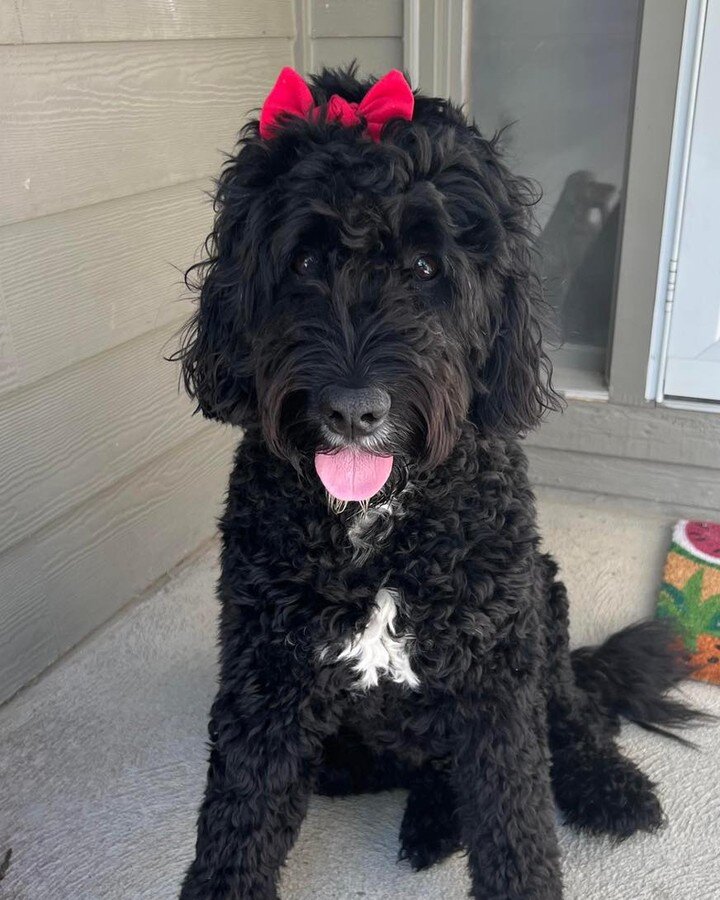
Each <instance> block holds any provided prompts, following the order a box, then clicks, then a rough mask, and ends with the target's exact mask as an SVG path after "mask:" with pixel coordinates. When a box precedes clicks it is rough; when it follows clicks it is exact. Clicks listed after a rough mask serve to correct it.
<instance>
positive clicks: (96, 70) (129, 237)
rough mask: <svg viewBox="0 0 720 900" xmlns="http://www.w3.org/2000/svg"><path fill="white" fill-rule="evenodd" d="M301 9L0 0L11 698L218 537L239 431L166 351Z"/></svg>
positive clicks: (0, 273) (1, 569)
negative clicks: (219, 203) (193, 266)
mask: <svg viewBox="0 0 720 900" xmlns="http://www.w3.org/2000/svg"><path fill="white" fill-rule="evenodd" d="M294 37H295V28H294V19H293V5H292V2H291V0H262V2H260V0H176V2H174V3H173V4H171V5H166V4H160V3H147V2H145V0H123V2H112V0H70V2H68V0H15V2H13V0H0V84H1V85H2V88H0V156H1V158H2V164H1V165H0V198H2V200H1V201H0V510H1V514H0V699H2V698H4V697H7V696H9V695H10V694H12V693H13V692H14V691H15V690H17V689H18V688H19V687H20V686H21V685H23V684H24V683H25V682H27V681H28V680H29V679H30V678H32V677H33V676H34V675H36V674H37V673H38V672H40V671H41V670H42V669H43V668H44V667H45V666H47V665H48V664H49V663H51V662H52V661H53V660H55V659H56V658H57V657H58V656H60V655H61V654H62V653H63V652H64V651H66V650H67V649H68V648H69V647H71V646H72V645H73V644H75V643H76V642H77V641H79V640H80V639H81V638H82V637H83V636H85V635H86V634H87V633H88V632H90V631H91V630H93V629H94V628H96V627H97V626H98V625H100V624H101V623H102V622H104V621H105V620H107V619H108V618H109V617H110V616H111V615H112V614H113V613H114V612H115V611H116V610H118V609H119V608H120V607H121V606H122V605H123V604H125V603H126V602H127V601H128V600H130V599H131V598H132V597H133V596H134V595H136V594H138V593H139V592H141V591H143V589H145V588H146V587H147V586H148V585H149V584H150V583H152V582H153V581H155V580H156V579H158V578H159V577H161V576H162V575H163V574H164V573H165V572H167V570H168V569H170V568H171V567H172V566H174V565H175V564H176V563H177V562H178V561H179V560H181V559H182V558H183V557H184V556H186V555H187V554H188V553H189V552H191V551H192V550H194V549H195V548H196V547H197V546H198V545H199V544H201V543H202V542H203V541H204V540H206V539H207V538H209V537H210V536H211V534H212V533H213V530H214V527H215V517H216V515H217V513H218V511H219V505H220V501H221V499H222V496H223V491H224V486H225V481H226V478H227V471H228V466H229V463H230V448H231V444H232V442H233V437H234V436H232V435H231V434H230V433H229V432H228V431H227V430H224V429H222V428H220V427H218V426H212V425H208V424H206V423H204V422H203V421H202V420H201V419H199V418H198V417H195V418H192V417H191V415H190V413H191V410H192V407H191V405H190V403H189V401H188V400H187V399H186V398H185V397H184V396H181V395H179V394H178V391H177V379H178V371H177V367H176V366H174V365H171V364H170V363H167V362H165V361H164V360H163V354H164V353H167V351H168V349H170V348H171V347H173V346H174V342H173V335H174V334H175V333H176V331H177V329H178V327H179V325H180V324H181V322H182V321H183V319H184V318H185V317H186V316H187V315H188V313H189V311H190V304H189V303H188V302H182V301H183V299H184V291H183V289H182V286H181V275H180V272H181V271H182V270H183V269H184V268H185V267H186V266H187V265H188V264H189V263H191V262H192V261H193V259H194V258H196V255H197V252H198V249H199V247H200V244H201V242H202V240H203V238H204V236H205V235H206V233H207V231H208V230H209V226H210V222H211V209H210V206H209V203H208V201H207V199H206V198H205V197H204V194H203V192H204V191H205V190H206V189H207V188H208V187H209V178H210V176H212V175H213V174H214V173H216V172H217V170H218V169H219V167H220V164H221V162H222V157H221V153H220V151H224V150H229V149H230V148H231V147H232V145H233V143H234V137H235V134H236V132H237V130H238V128H239V127H240V125H241V124H242V120H243V117H244V116H245V114H246V113H247V111H248V110H250V109H252V108H253V107H257V106H258V104H259V103H260V101H261V99H262V97H263V96H264V94H265V93H266V91H267V90H268V88H269V87H270V85H271V84H272V82H273V80H274V78H275V77H276V75H277V73H278V71H279V69H280V68H281V67H282V66H284V65H289V64H292V62H293V41H294Z"/></svg>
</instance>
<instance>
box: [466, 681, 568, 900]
mask: <svg viewBox="0 0 720 900" xmlns="http://www.w3.org/2000/svg"><path fill="white" fill-rule="evenodd" d="M492 696H493V701H492V703H488V704H487V705H484V701H483V698H482V697H478V698H477V704H476V708H475V709H473V711H472V717H471V718H469V719H468V718H467V717H468V716H469V715H470V712H469V710H468V709H467V708H466V707H465V708H464V709H463V710H462V714H461V713H460V712H459V713H458V720H459V721H462V723H463V724H462V732H461V733H460V734H459V735H458V747H457V751H456V754H455V759H454V766H453V770H452V781H453V788H454V790H455V794H456V796H457V801H458V817H459V822H460V834H461V839H462V843H463V845H464V846H465V848H466V850H467V854H468V866H469V870H470V877H471V881H472V892H471V896H472V897H475V898H477V900H481V898H482V900H559V898H560V897H562V884H561V877H560V864H559V853H558V844H557V835H556V833H555V821H554V820H555V807H554V804H553V799H552V792H551V788H550V771H549V769H550V764H549V763H550V761H549V753H548V750H547V742H546V737H545V728H544V710H542V709H541V708H540V704H541V702H542V698H541V697H540V696H539V691H538V689H537V686H535V685H533V686H532V687H530V686H525V685H523V684H521V683H518V682H517V681H515V680H513V681H512V682H509V683H507V684H505V685H500V686H496V687H495V688H494V689H493V690H492ZM464 706H465V704H464ZM541 720H542V721H541Z"/></svg>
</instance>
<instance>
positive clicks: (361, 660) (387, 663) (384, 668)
mask: <svg viewBox="0 0 720 900" xmlns="http://www.w3.org/2000/svg"><path fill="white" fill-rule="evenodd" d="M398 599H399V597H398V593H397V591H394V590H392V589H390V588H381V589H380V590H379V591H378V592H377V596H376V597H375V606H374V609H373V612H372V615H371V616H370V619H369V621H368V623H367V625H366V626H365V628H363V630H362V631H361V632H359V633H358V634H356V635H354V636H353V637H352V638H350V640H349V641H348V642H347V643H346V645H345V646H344V647H343V649H342V650H341V651H340V653H339V654H338V656H337V660H338V661H343V660H344V661H347V662H350V663H351V665H352V668H353V669H354V670H355V672H357V674H358V676H359V677H358V681H357V687H359V688H371V687H375V686H376V685H377V684H378V682H379V681H380V678H381V676H383V675H386V676H387V677H389V678H390V679H392V681H395V682H397V683H398V684H407V685H408V687H411V688H417V687H419V686H420V680H419V679H418V677H417V675H416V674H415V673H414V672H413V670H412V667H411V665H410V656H409V654H408V643H409V641H410V636H409V635H407V634H405V635H398V634H397V633H396V631H395V618H396V616H397V604H398Z"/></svg>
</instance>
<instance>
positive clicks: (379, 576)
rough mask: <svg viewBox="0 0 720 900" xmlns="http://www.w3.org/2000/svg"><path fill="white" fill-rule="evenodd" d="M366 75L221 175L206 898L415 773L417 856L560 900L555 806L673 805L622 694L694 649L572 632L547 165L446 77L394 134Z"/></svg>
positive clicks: (632, 822) (268, 887)
mask: <svg viewBox="0 0 720 900" xmlns="http://www.w3.org/2000/svg"><path fill="white" fill-rule="evenodd" d="M285 74H286V73H285ZM291 74H292V73H291ZM394 74H395V75H397V74H398V73H394ZM295 77H297V76H295ZM372 84H373V82H361V81H358V80H357V79H356V78H355V76H354V72H353V71H352V69H351V70H349V71H346V72H334V71H324V72H323V73H322V74H321V75H319V76H317V77H315V78H313V79H312V97H311V100H312V103H313V104H314V107H312V108H311V106H309V101H308V97H309V96H310V94H309V92H308V96H307V97H305V96H304V95H303V97H302V98H301V100H302V103H301V104H300V112H299V114H296V115H292V114H288V115H283V114H282V110H280V112H279V113H277V114H276V115H275V119H274V121H271V122H270V124H269V125H266V126H265V132H264V135H263V133H261V130H260V128H259V125H258V122H251V123H250V124H249V125H248V126H247V127H246V129H245V131H244V133H243V136H242V139H241V141H240V144H239V148H238V150H237V154H236V155H235V156H234V158H232V159H231V160H230V161H229V162H228V164H227V165H226V167H225V169H224V171H223V174H222V176H221V177H220V180H219V186H218V191H217V198H216V212H217V215H216V221H215V228H214V231H213V233H212V234H211V236H210V238H209V240H208V245H207V246H208V254H209V259H208V260H207V262H205V263H203V264H202V265H201V266H200V267H199V274H200V278H199V281H200V283H201V293H200V303H199V308H198V310H197V313H196V315H195V317H194V319H193V320H192V322H191V323H190V325H189V328H188V330H187V332H186V336H185V341H184V344H183V348H182V350H181V351H180V356H181V358H182V363H183V368H184V377H185V382H186V385H187V388H188V389H189V391H190V392H191V394H192V395H193V396H194V397H196V398H197V401H198V404H199V407H200V409H201V410H202V412H203V413H204V414H205V415H206V416H208V417H210V418H215V419H219V420H221V421H223V422H229V423H231V424H233V425H240V426H242V427H243V429H244V437H243V440H242V443H241V444H240V446H239V448H238V451H237V456H236V461H235V468H234V471H233V474H232V476H231V479H230V486H229V492H228V499H227V509H226V512H225V515H224V517H223V519H222V524H221V530H222V536H223V552H222V575H221V578H220V584H219V595H220V600H221V604H222V613H221V620H220V645H221V653H220V662H221V670H220V687H219V692H218V695H217V699H216V701H215V703H214V705H213V709H212V718H211V723H210V741H211V752H210V770H209V775H208V784H207V789H206V793H205V799H204V801H203V804H202V807H201V810H200V817H199V824H198V841H197V855H196V858H195V861H194V862H193V864H192V865H191V867H190V869H189V871H188V873H187V876H186V879H185V882H184V886H183V888H182V894H181V896H182V898H184V900H191V898H204V900H207V898H243V900H266V898H272V897H276V896H277V886H276V885H277V878H278V872H279V869H280V867H281V866H282V864H283V861H284V860H285V857H286V854H287V853H288V850H289V848H290V847H291V845H292V843H293V841H294V839H295V837H296V835H297V833H298V829H299V828H300V825H301V822H302V819H303V816H304V814H305V810H306V808H307V804H308V800H309V797H310V795H311V793H312V791H313V790H314V789H316V790H318V791H320V792H322V793H326V794H333V795H337V794H347V793H352V792H357V791H373V790H383V789H386V788H394V787H397V786H402V787H405V788H407V789H408V790H409V796H408V801H407V809H406V811H405V816H404V819H403V823H402V827H401V833H400V843H401V850H400V855H401V857H403V858H406V859H408V860H409V861H410V864H411V865H412V866H413V867H414V868H416V869H420V868H423V867H425V866H429V865H432V864H433V863H435V862H437V861H438V860H441V859H443V858H444V857H446V856H447V855H448V854H450V853H451V852H453V851H455V850H457V849H460V848H465V849H466V851H467V856H468V864H469V869H470V875H471V879H472V896H473V897H477V898H496V900H500V898H515V900H545V898H547V900H549V898H558V897H560V896H561V875H560V866H559V861H558V847H557V840H556V834H555V825H554V803H557V805H558V807H559V808H560V810H561V812H562V814H563V816H564V818H565V820H566V821H567V822H569V823H570V824H572V825H574V826H577V827H579V828H582V829H586V830H588V831H592V832H596V833H605V834H610V835H613V836H616V837H618V838H623V837H626V836H628V835H631V834H633V833H634V832H635V831H637V830H646V831H650V830H653V829H656V828H657V827H659V826H660V825H661V824H662V821H663V814H662V811H661V808H660V804H659V803H658V800H657V798H656V796H655V794H654V792H653V785H652V784H651V782H650V781H649V780H648V778H647V777H646V776H645V775H644V774H643V773H642V772H640V771H639V770H638V768H637V767H636V766H635V765H634V764H633V763H632V762H631V761H630V760H628V759H626V758H625V757H624V756H623V755H622V754H621V753H620V752H619V750H618V749H617V747H616V745H615V743H614V736H615V735H616V734H617V731H618V722H619V716H620V715H622V716H625V717H627V718H629V719H632V720H635V721H637V722H639V723H641V724H644V725H646V726H648V727H653V728H658V726H661V727H666V726H672V725H677V724H681V723H683V722H684V721H687V720H688V719H689V718H690V717H691V716H692V711H690V710H688V709H687V708H685V707H683V706H682V705H680V704H679V703H677V702H675V701H672V700H670V699H667V698H666V697H664V694H665V692H666V690H667V689H668V688H669V687H670V686H671V685H672V684H673V683H674V682H675V681H676V680H677V679H678V678H679V677H680V675H681V674H682V671H683V662H682V660H681V659H679V658H678V656H677V655H676V654H675V653H674V652H673V651H672V650H670V649H669V640H668V634H667V632H666V631H665V630H664V628H663V627H662V626H660V625H659V624H647V625H641V626H636V627H634V628H632V629H629V630H627V631H625V632H622V633H620V634H618V635H615V636H614V637H612V638H611V639H610V640H609V641H608V642H607V643H606V644H605V645H604V646H602V647H600V648H598V649H583V650H580V651H577V652H576V653H574V654H572V655H571V653H570V651H569V649H568V623H567V617H568V604H567V600H566V595H565V590H564V588H563V585H562V584H561V583H560V582H558V581H556V580H555V576H556V567H555V565H554V563H553V561H552V560H551V559H550V558H549V557H548V556H545V555H542V554H540V553H539V551H538V533H537V528H536V517H535V506H534V500H533V494H532V492H531V490H530V487H529V485H528V479H527V469H526V460H525V456H524V454H523V451H522V449H521V448H520V446H519V443H518V437H519V435H521V434H522V433H523V432H526V431H527V430H528V429H530V428H532V427H533V426H534V425H535V424H536V423H537V422H538V420H539V418H540V416H541V414H542V413H543V411H544V410H546V409H548V408H551V407H555V406H556V405H557V398H556V395H555V394H554V393H553V391H552V389H551V388H550V386H549V375H548V368H549V367H548V365H547V361H546V358H545V356H544V354H543V350H542V346H541V335H540V314H541V309H542V298H541V294H540V289H539V285H538V281H537V279H536V277H535V276H534V274H533V260H532V251H531V238H530V230H531V221H530V207H531V205H532V203H533V195H532V190H531V189H530V186H529V185H528V184H527V182H525V181H524V180H522V179H520V178H517V177H515V176H513V175H512V174H511V173H510V172H509V171H508V170H507V169H506V168H505V166H504V165H503V163H502V161H501V159H500V158H499V153H498V147H497V142H496V141H495V140H486V139H485V138H483V137H482V136H481V134H480V133H479V132H478V130H477V129H476V127H475V126H474V125H472V124H468V122H467V121H466V119H465V117H464V116H463V114H462V113H461V112H460V110H459V109H458V108H456V107H454V106H453V105H452V104H450V103H449V102H446V101H444V100H439V99H435V98H429V97H424V96H422V95H419V94H418V95H416V96H415V98H414V110H413V112H412V114H411V117H410V115H408V114H407V113H406V114H398V115H397V116H392V115H391V116H390V117H389V119H388V121H387V122H386V123H385V124H384V125H382V127H379V126H377V124H376V126H375V127H376V132H375V134H374V135H373V132H372V131H371V126H370V123H369V122H368V121H367V120H366V119H365V118H364V106H363V104H362V103H361V101H362V99H363V97H364V95H365V94H366V92H367V91H368V89H369V88H370V86H371V85H372ZM336 95H337V96H336ZM406 99H407V98H404V99H403V102H405V101H406ZM411 102H412V95H411ZM369 105H370V104H368V106H369ZM293 111H295V110H294V109H288V113H292V112H293ZM369 114H370V113H369V112H368V116H369Z"/></svg>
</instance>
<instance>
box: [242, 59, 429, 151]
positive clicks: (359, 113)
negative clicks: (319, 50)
mask: <svg viewBox="0 0 720 900" xmlns="http://www.w3.org/2000/svg"><path fill="white" fill-rule="evenodd" d="M414 105H415V97H414V96H413V92H412V90H411V88H410V85H409V84H408V83H407V81H406V79H405V76H404V75H403V74H402V72H399V71H398V70H397V69H393V70H392V71H391V72H388V74H387V75H385V76H384V77H383V78H381V79H380V80H379V81H376V82H375V84H374V85H373V86H372V87H371V88H370V90H369V91H368V92H367V94H365V96H364V97H363V99H362V100H361V101H360V102H359V103H351V102H350V101H348V100H345V99H344V98H343V97H340V96H339V95H338V94H333V95H332V97H330V99H329V100H328V101H327V103H326V104H324V106H325V111H326V112H325V115H326V117H327V120H328V121H331V122H339V123H340V124H341V125H345V126H346V127H352V126H353V125H359V124H360V123H361V122H364V123H365V130H366V132H367V133H368V135H369V136H370V137H371V138H372V139H373V140H374V141H379V140H380V132H381V131H382V129H383V126H384V125H385V123H386V122H388V121H389V120H390V119H407V120H408V121H409V120H410V119H412V116H413V108H414ZM321 109H322V106H316V105H315V102H314V101H313V97H312V94H311V93H310V88H309V87H308V86H307V84H306V83H305V80H304V79H303V78H302V76H301V75H299V74H298V73H297V72H296V71H295V70H294V69H291V68H289V67H286V68H284V69H283V70H282V72H281V73H280V75H279V76H278V79H277V81H276V82H275V86H274V87H273V89H272V90H271V91H270V93H269V94H268V96H267V99H266V100H265V103H264V104H263V107H262V110H261V112H260V137H262V138H264V139H265V140H268V139H269V138H272V137H273V136H274V134H275V132H276V130H277V128H278V126H279V125H280V124H281V120H282V117H283V116H299V117H301V118H311V119H313V121H315V120H317V119H318V117H319V116H320V112H321Z"/></svg>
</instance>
